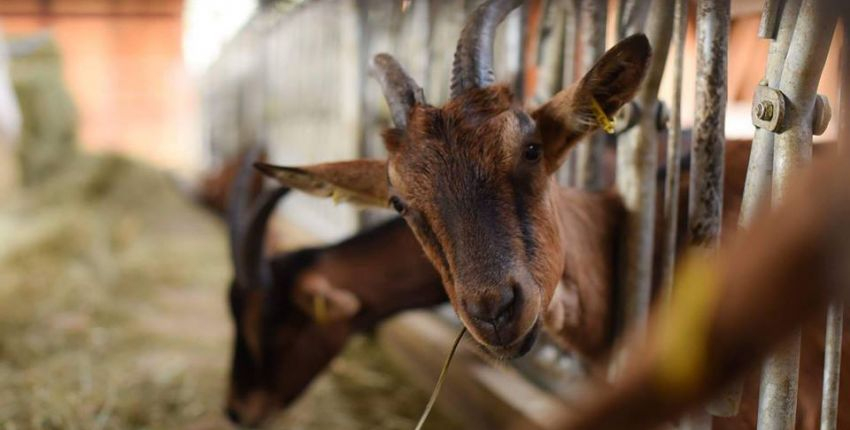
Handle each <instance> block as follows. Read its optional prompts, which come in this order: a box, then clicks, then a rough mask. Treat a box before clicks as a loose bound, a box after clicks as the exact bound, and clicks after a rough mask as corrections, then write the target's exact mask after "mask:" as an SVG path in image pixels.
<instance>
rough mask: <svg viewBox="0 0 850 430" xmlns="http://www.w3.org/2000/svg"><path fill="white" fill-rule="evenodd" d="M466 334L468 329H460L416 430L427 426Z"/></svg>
mask: <svg viewBox="0 0 850 430" xmlns="http://www.w3.org/2000/svg"><path fill="white" fill-rule="evenodd" d="M465 333H466V327H464V328H462V329H460V333H458V335H457V338H456V339H455V342H454V344H452V350H451V351H449V356H448V357H446V361H445V363H443V368H442V370H440V376H439V377H438V378H437V385H435V386H434V391H433V392H432V393H431V398H430V399H428V404H427V405H425V410H424V411H423V412H422V417H421V418H419V423H417V424H416V429H415V430H422V426H423V425H425V420H427V419H428V415H430V414H431V409H433V408H434V403H436V402H437V396H439V395H440V388H442V387H443V381H445V379H446V374H448V373H449V365H450V364H451V363H452V358H453V357H454V356H455V351H457V346H458V345H460V340H461V339H463V335H464V334H465Z"/></svg>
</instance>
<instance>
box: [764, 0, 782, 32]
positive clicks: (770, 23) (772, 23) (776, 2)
mask: <svg viewBox="0 0 850 430" xmlns="http://www.w3.org/2000/svg"><path fill="white" fill-rule="evenodd" d="M785 2H786V0H765V1H764V6H763V7H762V10H761V21H760V22H759V31H758V36H759V38H761V39H773V38H774V37H775V36H776V30H777V26H778V25H780V24H779V23H780V22H781V20H780V18H779V13H780V12H779V9H780V7H781V6H782V3H785Z"/></svg>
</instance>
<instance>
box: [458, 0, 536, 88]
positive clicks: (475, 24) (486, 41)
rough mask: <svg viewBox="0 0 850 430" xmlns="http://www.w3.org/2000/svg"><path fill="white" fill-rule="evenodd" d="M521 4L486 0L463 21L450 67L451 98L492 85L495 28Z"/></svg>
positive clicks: (516, 1)
mask: <svg viewBox="0 0 850 430" xmlns="http://www.w3.org/2000/svg"><path fill="white" fill-rule="evenodd" d="M522 1H523V0H489V1H487V2H486V3H484V4H482V5H481V6H478V8H477V9H475V11H474V12H472V15H470V16H469V18H468V19H467V20H466V25H465V26H464V27H463V31H461V33H460V39H459V40H458V41H457V49H456V50H455V59H454V63H453V65H452V84H451V90H452V92H451V97H452V98H455V97H457V96H458V95H460V94H461V93H463V92H464V91H466V90H468V89H470V88H481V87H486V86H488V85H491V84H492V83H493V82H494V81H495V80H496V77H495V75H494V74H493V40H494V39H495V37H496V27H498V26H499V24H500V23H501V22H502V21H504V19H505V17H506V16H508V13H510V12H511V11H512V10H514V9H516V8H517V7H519V5H521V4H522Z"/></svg>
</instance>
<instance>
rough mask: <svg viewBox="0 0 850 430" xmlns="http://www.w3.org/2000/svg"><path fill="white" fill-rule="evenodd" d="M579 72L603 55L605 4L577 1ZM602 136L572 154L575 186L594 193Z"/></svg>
mask: <svg viewBox="0 0 850 430" xmlns="http://www.w3.org/2000/svg"><path fill="white" fill-rule="evenodd" d="M580 14H581V24H582V27H581V37H580V40H581V46H582V50H581V73H582V74H584V73H586V72H587V71H588V70H590V68H591V67H592V66H593V64H594V63H595V62H596V60H597V59H598V58H599V57H600V56H602V54H603V53H605V28H606V19H607V17H608V2H604V1H596V0H583V1H582V2H581V10H580ZM605 140H606V137H605V135H604V134H603V132H602V131H597V132H595V133H593V134H591V135H590V136H589V137H587V138H585V139H584V140H582V142H581V143H579V144H578V146H577V147H576V149H575V152H576V167H575V172H576V186H578V187H580V188H584V189H586V190H591V191H597V190H601V189H602V188H603V186H604V182H603V175H602V156H603V153H604V151H605Z"/></svg>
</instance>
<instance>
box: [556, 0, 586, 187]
mask: <svg viewBox="0 0 850 430" xmlns="http://www.w3.org/2000/svg"><path fill="white" fill-rule="evenodd" d="M564 3H566V4H565V7H564V50H563V56H564V57H563V58H564V61H563V69H562V72H561V73H562V74H561V82H562V85H563V86H564V87H567V86H569V85H571V84H572V83H573V82H575V80H576V60H577V58H576V57H577V55H576V54H577V50H576V46H577V43H578V40H577V37H578V36H577V35H578V29H579V25H580V23H581V14H580V13H579V9H580V8H581V0H567V1H565V2H564ZM576 154H577V151H575V150H573V151H570V154H569V155H568V156H567V161H566V162H565V163H564V165H563V167H561V170H560V171H559V172H558V183H560V184H561V185H563V186H574V185H575V183H576V180H575V177H576V175H575V171H576V163H577V162H576V160H577V158H578V157H577V155H576Z"/></svg>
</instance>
